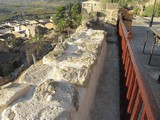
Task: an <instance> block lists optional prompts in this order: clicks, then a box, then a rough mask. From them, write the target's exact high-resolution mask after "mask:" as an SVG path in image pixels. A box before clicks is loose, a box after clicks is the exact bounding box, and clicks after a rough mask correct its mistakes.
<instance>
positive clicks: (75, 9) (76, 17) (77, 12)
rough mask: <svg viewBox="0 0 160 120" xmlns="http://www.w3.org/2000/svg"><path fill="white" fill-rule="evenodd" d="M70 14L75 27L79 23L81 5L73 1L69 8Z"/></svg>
mask: <svg viewBox="0 0 160 120" xmlns="http://www.w3.org/2000/svg"><path fill="white" fill-rule="evenodd" d="M71 14H72V18H73V23H75V25H74V27H77V26H79V25H80V24H81V18H82V16H81V6H80V4H79V3H74V5H73V6H72V8H71Z"/></svg>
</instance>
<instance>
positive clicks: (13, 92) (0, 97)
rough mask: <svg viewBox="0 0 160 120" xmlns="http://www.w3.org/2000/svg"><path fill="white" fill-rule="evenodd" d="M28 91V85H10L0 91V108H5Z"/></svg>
mask: <svg viewBox="0 0 160 120" xmlns="http://www.w3.org/2000/svg"><path fill="white" fill-rule="evenodd" d="M29 89H30V85H27V84H19V83H10V84H8V85H6V86H5V87H4V86H3V88H2V89H1V90H0V108H5V107H7V106H8V105H9V104H11V103H12V102H14V101H15V100H16V99H17V98H19V97H21V96H22V95H24V94H25V93H27V92H28V90H29Z"/></svg>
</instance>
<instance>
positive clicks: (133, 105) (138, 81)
mask: <svg viewBox="0 0 160 120" xmlns="http://www.w3.org/2000/svg"><path fill="white" fill-rule="evenodd" d="M119 34H120V36H121V38H122V41H121V46H122V63H123V66H124V72H125V86H126V88H127V90H126V93H125V99H126V100H127V101H128V103H127V106H126V110H125V111H124V112H125V115H126V116H127V114H129V117H125V119H131V120H137V119H140V120H160V109H159V108H158V105H157V103H156V100H155V98H154V96H153V93H152V90H151V88H150V85H149V83H148V81H147V80H145V79H144V78H143V77H142V75H141V73H140V70H139V68H138V66H137V64H136V61H135V58H134V55H133V51H132V49H131V46H130V43H129V39H128V38H129V35H128V32H127V29H126V27H125V25H124V23H123V20H122V18H121V17H120V22H119ZM125 103H126V102H125Z"/></svg>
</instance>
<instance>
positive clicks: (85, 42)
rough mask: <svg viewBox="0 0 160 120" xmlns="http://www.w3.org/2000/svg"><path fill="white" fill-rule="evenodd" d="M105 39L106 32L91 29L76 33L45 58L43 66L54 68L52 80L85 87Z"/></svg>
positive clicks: (51, 75)
mask: <svg viewBox="0 0 160 120" xmlns="http://www.w3.org/2000/svg"><path fill="white" fill-rule="evenodd" d="M105 37H106V33H105V32H104V31H101V30H90V29H89V30H86V31H85V30H84V31H82V32H78V33H74V34H73V35H72V36H71V37H70V38H69V39H67V40H66V41H65V42H63V43H61V44H58V46H56V48H55V50H54V51H51V52H50V53H49V54H48V55H46V56H45V57H44V58H43V64H47V65H49V66H52V67H53V70H52V72H51V74H50V78H54V79H60V80H61V79H63V80H65V81H69V82H70V83H74V84H76V85H80V86H85V85H86V83H87V82H88V81H87V80H88V78H89V72H90V71H91V69H92V68H93V66H94V65H95V63H96V61H97V58H98V55H99V54H100V52H101V48H102V43H103V40H104V39H105Z"/></svg>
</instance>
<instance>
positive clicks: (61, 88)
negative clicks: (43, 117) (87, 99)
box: [33, 79, 79, 111]
mask: <svg viewBox="0 0 160 120" xmlns="http://www.w3.org/2000/svg"><path fill="white" fill-rule="evenodd" d="M33 98H34V99H37V101H46V102H53V101H57V102H59V103H61V105H63V106H65V107H66V106H67V108H69V109H72V110H73V111H75V110H78V107H79V95H78V92H77V89H76V87H75V86H74V85H71V84H69V83H67V82H62V81H60V82H58V81H54V80H53V79H49V80H46V81H45V82H44V83H42V84H40V85H39V86H38V87H37V88H36V91H35V93H34V96H33Z"/></svg>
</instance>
